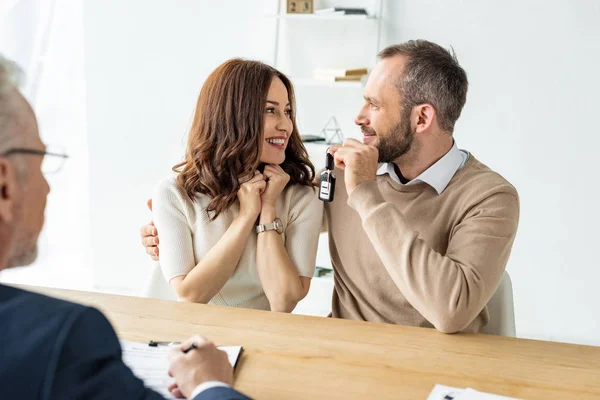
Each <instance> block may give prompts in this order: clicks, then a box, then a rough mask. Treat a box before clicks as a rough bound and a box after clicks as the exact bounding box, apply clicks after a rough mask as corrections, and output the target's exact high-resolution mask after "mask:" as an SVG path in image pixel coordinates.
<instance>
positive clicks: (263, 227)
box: [256, 218, 283, 234]
mask: <svg viewBox="0 0 600 400" xmlns="http://www.w3.org/2000/svg"><path fill="white" fill-rule="evenodd" d="M266 231H276V232H277V233H279V234H281V233H283V222H281V220H280V219H279V218H275V220H274V221H273V222H271V223H270V224H260V225H257V226H256V233H263V232H266Z"/></svg>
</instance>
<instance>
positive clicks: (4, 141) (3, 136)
mask: <svg viewBox="0 0 600 400" xmlns="http://www.w3.org/2000/svg"><path fill="white" fill-rule="evenodd" d="M24 76H25V74H24V73H23V70H22V69H21V68H20V67H19V66H18V65H17V63H15V62H14V61H11V60H9V59H8V58H6V57H4V56H3V55H2V54H0V153H1V152H3V151H5V150H7V148H8V147H9V146H11V145H13V144H14V142H15V141H18V140H19V139H20V138H19V137H18V135H16V129H15V128H16V126H15V125H16V124H15V122H16V114H15V113H16V112H18V110H16V109H15V108H14V107H13V106H12V104H11V103H12V100H13V99H12V97H13V96H15V90H19V89H20V87H21V84H22V82H23V81H24ZM15 167H16V168H17V170H18V172H19V173H22V172H23V171H22V168H21V167H22V166H21V165H20V163H19V162H18V161H17V162H16V165H15Z"/></svg>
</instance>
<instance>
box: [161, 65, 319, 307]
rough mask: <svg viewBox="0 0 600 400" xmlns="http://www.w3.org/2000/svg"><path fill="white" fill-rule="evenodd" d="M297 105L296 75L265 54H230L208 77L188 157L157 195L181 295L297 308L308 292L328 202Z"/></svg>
mask: <svg viewBox="0 0 600 400" xmlns="http://www.w3.org/2000/svg"><path fill="white" fill-rule="evenodd" d="M294 103H295V102H294V91H293V87H292V84H291V82H290V81H289V79H288V78H287V77H285V76H284V75H283V74H282V73H281V72H279V71H277V70H276V69H274V68H272V67H270V66H268V65H265V64H263V63H261V62H257V61H247V60H241V59H233V60H229V61H227V62H225V63H224V64H222V65H221V66H219V67H218V68H217V69H216V70H215V71H214V72H213V73H212V74H211V75H210V76H209V77H208V79H207V80H206V82H205V83H204V86H203V87H202V90H201V92H200V96H199V97H198V103H197V106H196V113H195V116H194V122H193V125H192V128H191V131H190V135H189V141H188V146H187V152H186V157H185V160H184V161H183V162H181V163H180V164H178V165H176V166H175V167H174V168H173V169H174V171H175V172H177V177H176V178H175V179H173V178H172V179H167V180H164V181H162V182H160V183H159V184H158V186H157V187H156V189H155V191H154V195H153V212H154V221H155V225H156V228H157V230H158V232H159V233H160V245H159V250H160V260H161V268H162V272H163V275H164V277H165V278H166V279H167V281H168V282H169V283H170V285H171V287H172V288H173V289H174V290H175V292H176V294H177V297H178V299H179V300H182V301H189V302H197V303H211V304H216V305H224V306H233V307H245V308H254V309H261V310H272V311H281V312H291V311H292V310H293V309H294V307H295V306H296V304H297V303H298V301H300V300H301V299H303V298H304V297H305V296H306V294H307V293H308V289H309V287H310V280H311V277H312V275H313V272H314V268H315V259H316V251H317V242H318V238H319V232H320V226H321V219H322V213H323V207H322V203H321V202H320V201H319V200H318V198H317V195H316V192H315V190H314V188H313V185H312V180H313V178H314V175H315V171H314V167H313V165H312V164H311V162H310V161H309V159H308V155H307V152H306V150H305V148H304V146H303V145H302V142H301V140H300V136H299V134H298V129H297V127H296V122H295V110H294V105H295V104H294ZM257 227H259V229H258V230H260V231H262V232H261V233H257Z"/></svg>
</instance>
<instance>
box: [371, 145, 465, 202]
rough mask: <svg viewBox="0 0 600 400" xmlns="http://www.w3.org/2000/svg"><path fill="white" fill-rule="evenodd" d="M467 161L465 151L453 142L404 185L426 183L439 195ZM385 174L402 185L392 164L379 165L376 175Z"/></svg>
mask: <svg viewBox="0 0 600 400" xmlns="http://www.w3.org/2000/svg"><path fill="white" fill-rule="evenodd" d="M468 160H469V153H468V152H467V151H465V150H460V149H459V148H458V147H457V146H456V142H454V144H453V145H452V148H451V149H450V150H449V151H448V152H447V153H446V154H445V155H444V156H443V157H442V158H440V159H439V160H438V161H437V162H436V163H435V164H433V165H432V166H431V167H429V168H427V169H426V170H425V171H423V173H421V175H419V176H417V177H416V178H415V179H413V180H412V181H410V182H408V183H406V185H414V184H416V183H421V182H422V183H426V184H428V185H429V186H431V187H432V188H434V189H435V191H436V192H437V193H438V194H441V193H442V192H443V191H444V189H446V186H448V183H450V180H451V179H452V177H453V176H454V174H456V171H458V170H459V169H461V168H462V167H463V166H464V165H465V163H466V162H467V161H468ZM385 174H389V175H390V177H391V178H392V179H393V180H394V181H395V182H397V183H399V184H401V185H404V183H402V182H401V181H400V177H399V176H398V174H396V170H395V168H394V163H383V164H380V166H379V169H378V170H377V175H385Z"/></svg>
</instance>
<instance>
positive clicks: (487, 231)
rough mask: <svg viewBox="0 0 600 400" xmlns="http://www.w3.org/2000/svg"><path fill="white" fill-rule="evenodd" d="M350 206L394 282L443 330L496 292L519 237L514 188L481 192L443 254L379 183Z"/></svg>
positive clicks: (463, 323) (367, 186) (460, 323)
mask: <svg viewBox="0 0 600 400" xmlns="http://www.w3.org/2000/svg"><path fill="white" fill-rule="evenodd" d="M348 204H349V205H350V206H351V207H352V208H354V209H355V210H356V211H357V212H358V214H359V215H360V216H361V219H362V224H363V228H364V229H365V232H366V233H367V235H368V237H369V239H370V241H371V243H372V244H373V246H374V248H375V250H376V251H377V254H378V255H379V257H380V258H381V260H382V262H383V264H384V266H385V268H386V270H387V271H388V273H389V274H390V276H391V278H392V279H393V281H394V283H395V284H396V285H397V286H398V288H399V289H400V291H401V292H402V294H404V296H405V297H406V299H407V300H408V301H409V302H410V303H411V305H412V306H413V307H414V308H415V309H416V310H417V311H419V313H421V315H423V316H424V317H425V318H426V319H427V320H428V321H429V322H431V323H432V324H433V325H434V326H435V327H436V328H437V329H438V330H440V331H442V332H447V333H451V332H458V331H461V330H463V329H465V328H466V327H467V326H468V325H469V324H470V323H471V322H472V321H473V320H474V319H475V317H476V316H477V315H478V314H479V313H480V312H481V310H482V309H483V307H485V305H486V304H487V303H488V301H489V300H490V298H491V297H492V295H493V294H494V292H495V290H496V288H497V287H498V284H499V283H500V280H501V278H502V274H503V272H504V269H505V267H506V263H507V261H508V257H509V255H510V250H511V247H512V244H513V241H514V238H515V235H516V231H517V225H518V219H519V202H518V197H517V195H516V192H514V191H513V192H511V191H509V190H503V189H498V190H490V191H489V192H488V193H483V194H481V197H480V199H478V201H477V202H475V203H474V204H473V206H472V207H471V208H470V210H469V211H468V213H467V214H466V215H465V216H464V218H463V219H462V220H461V221H460V222H459V223H458V224H457V225H456V226H455V227H454V229H453V230H452V233H451V237H450V239H449V244H448V249H447V252H446V254H445V255H442V254H439V253H437V252H436V251H434V250H432V249H431V247H430V246H429V245H428V244H427V243H426V242H425V241H424V240H422V239H420V238H419V234H418V232H415V231H414V230H413V229H412V228H411V226H410V225H409V223H408V221H407V220H406V219H405V217H404V215H403V214H402V213H401V212H400V210H398V208H396V207H395V206H394V205H393V204H392V203H388V202H386V201H385V200H384V198H383V196H382V195H381V192H380V191H379V188H378V186H377V183H376V182H375V181H373V182H367V183H363V184H361V185H359V186H358V187H357V188H356V189H355V190H354V191H353V192H352V193H351V195H350V197H349V199H348Z"/></svg>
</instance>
